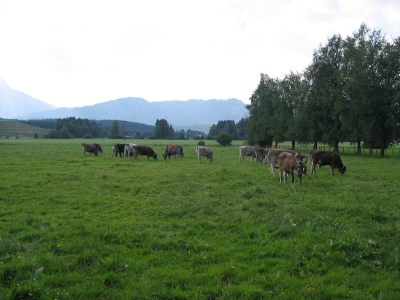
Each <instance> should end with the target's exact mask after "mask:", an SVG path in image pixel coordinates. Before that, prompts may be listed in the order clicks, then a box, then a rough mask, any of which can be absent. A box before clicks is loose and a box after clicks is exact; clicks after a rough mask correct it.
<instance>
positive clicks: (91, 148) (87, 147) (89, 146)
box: [82, 143, 98, 156]
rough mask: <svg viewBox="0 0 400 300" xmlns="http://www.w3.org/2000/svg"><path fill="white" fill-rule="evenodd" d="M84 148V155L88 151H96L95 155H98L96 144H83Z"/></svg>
mask: <svg viewBox="0 0 400 300" xmlns="http://www.w3.org/2000/svg"><path fill="white" fill-rule="evenodd" d="M82 150H83V155H86V152H88V153H94V155H96V156H97V154H98V150H97V147H96V145H95V144H86V143H83V144H82Z"/></svg>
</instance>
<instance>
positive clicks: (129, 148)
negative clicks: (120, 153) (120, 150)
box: [124, 143, 137, 157]
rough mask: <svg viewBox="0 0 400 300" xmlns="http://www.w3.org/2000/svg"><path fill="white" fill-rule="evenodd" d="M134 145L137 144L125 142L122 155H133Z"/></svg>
mask: <svg viewBox="0 0 400 300" xmlns="http://www.w3.org/2000/svg"><path fill="white" fill-rule="evenodd" d="M134 146H137V144H132V143H127V144H125V149H124V157H129V156H130V155H131V154H132V155H135V151H134V150H133V147H134Z"/></svg>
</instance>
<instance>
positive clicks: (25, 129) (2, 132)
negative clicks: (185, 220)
mask: <svg viewBox="0 0 400 300" xmlns="http://www.w3.org/2000/svg"><path fill="white" fill-rule="evenodd" d="M48 132H49V129H43V128H39V127H36V126H32V125H28V124H23V123H19V122H14V121H10V120H0V137H15V136H23V137H34V136H35V133H36V134H37V135H38V136H39V137H42V136H43V135H45V134H46V133H48Z"/></svg>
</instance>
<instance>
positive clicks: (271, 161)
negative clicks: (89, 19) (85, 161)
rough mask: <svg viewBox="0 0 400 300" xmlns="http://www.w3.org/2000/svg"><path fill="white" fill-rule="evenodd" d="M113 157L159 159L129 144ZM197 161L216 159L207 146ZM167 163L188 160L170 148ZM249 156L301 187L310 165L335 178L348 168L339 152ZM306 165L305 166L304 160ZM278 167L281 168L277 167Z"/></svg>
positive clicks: (260, 151)
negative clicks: (329, 170) (289, 178)
mask: <svg viewBox="0 0 400 300" xmlns="http://www.w3.org/2000/svg"><path fill="white" fill-rule="evenodd" d="M82 149H83V155H86V152H87V153H90V154H94V155H95V156H97V155H98V153H102V152H103V149H102V148H101V146H100V145H99V144H87V143H83V144H82ZM112 153H113V155H115V156H116V157H118V155H119V156H120V157H121V158H122V157H124V158H127V157H130V156H133V158H134V159H135V160H136V159H137V156H138V155H143V156H146V157H147V159H149V158H150V157H152V158H153V159H155V160H156V159H157V154H156V153H155V152H154V150H153V149H152V148H151V147H149V146H139V145H137V144H132V143H126V144H114V145H113V146H112ZM196 153H197V159H198V162H199V163H202V161H201V158H202V157H205V158H206V161H210V162H211V163H212V162H213V161H214V159H215V157H214V155H213V152H212V150H211V148H209V147H205V146H197V147H196ZM162 156H163V157H164V159H167V158H171V156H173V157H174V158H177V157H178V158H179V157H183V156H184V151H183V147H182V146H181V145H176V144H171V145H167V146H166V148H165V152H164V154H163V155H162ZM245 156H251V161H255V162H256V163H257V162H261V163H262V162H263V161H264V164H268V165H269V168H270V171H271V174H272V175H273V176H275V169H276V168H279V181H280V182H281V183H282V182H285V183H286V182H287V176H288V175H290V176H291V180H292V184H293V183H294V179H295V176H297V177H298V180H299V184H300V185H301V179H302V176H303V175H306V172H307V166H306V162H307V161H308V163H309V166H310V165H311V174H315V167H316V166H317V165H318V166H319V167H322V166H326V165H328V166H330V168H331V175H333V171H334V169H338V170H339V173H340V174H344V172H345V171H346V166H344V165H343V163H342V160H341V159H340V156H339V155H338V154H337V153H335V152H330V151H320V150H311V151H310V152H309V153H308V156H305V155H303V154H301V153H300V152H293V151H291V150H284V149H273V148H255V147H252V146H239V161H244V157H245ZM304 158H306V161H305V162H303V159H304ZM277 164H278V167H276V165H277Z"/></svg>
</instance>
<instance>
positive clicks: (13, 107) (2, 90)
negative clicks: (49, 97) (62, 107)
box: [0, 77, 56, 119]
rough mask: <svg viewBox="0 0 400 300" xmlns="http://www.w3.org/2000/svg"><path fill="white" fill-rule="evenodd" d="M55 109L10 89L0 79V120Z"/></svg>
mask: <svg viewBox="0 0 400 300" xmlns="http://www.w3.org/2000/svg"><path fill="white" fill-rule="evenodd" d="M55 108H56V107H55V106H53V105H51V104H48V103H46V102H43V101H41V100H38V99H34V98H32V97H31V96H29V95H27V94H24V93H22V92H19V91H17V90H13V89H11V88H10V87H9V86H8V85H7V83H6V82H5V81H4V79H3V78H1V77H0V118H4V119H13V118H15V117H18V116H21V115H26V114H30V113H34V112H37V111H43V110H50V109H55Z"/></svg>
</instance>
